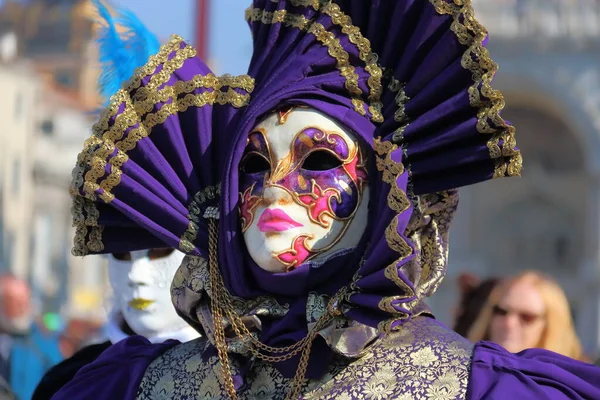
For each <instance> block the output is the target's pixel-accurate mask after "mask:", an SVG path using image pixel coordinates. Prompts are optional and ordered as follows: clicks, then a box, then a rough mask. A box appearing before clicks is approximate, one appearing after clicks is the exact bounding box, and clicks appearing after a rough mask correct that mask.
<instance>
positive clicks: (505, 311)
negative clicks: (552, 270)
mask: <svg viewBox="0 0 600 400" xmlns="http://www.w3.org/2000/svg"><path fill="white" fill-rule="evenodd" d="M467 337H468V338H469V339H470V340H472V341H479V340H489V341H492V342H494V343H497V344H499V345H501V346H502V347H504V348H506V349H507V350H509V351H511V352H513V353H517V352H520V351H522V350H525V349H529V348H542V349H547V350H551V351H554V352H556V353H559V354H562V355H565V356H567V357H571V358H574V359H577V360H587V359H586V358H585V357H584V356H583V353H582V348H581V343H580V341H579V338H578V337H577V333H576V332H575V328H574V326H573V318H572V317H571V311H570V309H569V303H568V301H567V297H566V295H565V293H564V291H563V290H562V289H561V288H560V286H559V285H558V284H557V283H556V281H554V280H553V279H552V278H550V277H547V276H545V275H543V274H541V273H539V272H535V271H525V272H523V273H521V274H519V275H517V276H516V277H514V278H510V279H507V280H506V281H504V282H502V283H501V284H500V285H498V286H497V287H496V288H495V289H494V290H493V291H492V293H491V295H490V297H489V299H488V301H487V304H486V306H485V307H484V309H483V310H482V312H481V314H480V315H479V318H478V320H477V321H476V322H475V323H474V324H473V326H472V328H471V329H470V330H469V332H468V335H467Z"/></svg>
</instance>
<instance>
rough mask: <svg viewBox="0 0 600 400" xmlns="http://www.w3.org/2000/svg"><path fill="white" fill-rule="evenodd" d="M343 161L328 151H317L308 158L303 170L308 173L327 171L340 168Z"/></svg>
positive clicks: (303, 164)
mask: <svg viewBox="0 0 600 400" xmlns="http://www.w3.org/2000/svg"><path fill="white" fill-rule="evenodd" d="M341 165H342V161H341V160H340V159H339V158H337V157H336V156H335V155H333V154H332V153H331V152H329V151H327V150H315V151H313V152H312V153H310V154H309V155H308V157H306V159H305V160H304V162H303V163H302V169H304V170H307V171H327V170H330V169H334V168H337V167H340V166H341Z"/></svg>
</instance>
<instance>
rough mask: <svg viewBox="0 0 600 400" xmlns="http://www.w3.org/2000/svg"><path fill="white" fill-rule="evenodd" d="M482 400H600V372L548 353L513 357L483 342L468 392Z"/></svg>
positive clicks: (527, 352)
mask: <svg viewBox="0 0 600 400" xmlns="http://www.w3.org/2000/svg"><path fill="white" fill-rule="evenodd" d="M479 399H536V400H561V399H564V400H567V399H568V400H584V399H585V400H592V399H600V368H598V367H597V366H595V365H591V364H586V363H584V362H580V361H575V360H573V359H571V358H568V357H565V356H562V355H560V354H556V353H553V352H551V351H548V350H542V349H531V350H525V351H523V352H521V353H519V354H511V353H509V352H507V351H506V350H505V349H503V348H502V347H500V346H498V345H496V344H494V343H490V342H480V343H478V344H477V345H476V346H475V349H474V353H473V362H472V365H471V375H470V379H469V390H468V392H467V400H479Z"/></svg>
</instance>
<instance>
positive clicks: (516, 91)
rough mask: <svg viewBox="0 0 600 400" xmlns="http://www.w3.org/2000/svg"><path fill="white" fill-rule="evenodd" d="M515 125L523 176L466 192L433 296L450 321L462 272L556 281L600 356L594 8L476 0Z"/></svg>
mask: <svg viewBox="0 0 600 400" xmlns="http://www.w3.org/2000/svg"><path fill="white" fill-rule="evenodd" d="M474 4H475V10H476V14H477V16H478V17H479V19H480V20H481V21H482V22H483V24H484V25H485V26H486V27H487V28H488V30H489V33H490V39H489V42H488V48H489V50H490V52H491V53H492V55H493V57H494V60H495V61H496V62H497V63H498V64H499V65H500V69H499V71H498V74H497V75H496V78H495V79H494V87H495V88H497V89H500V90H502V91H503V93H504V96H505V99H506V103H507V104H508V106H507V107H506V108H505V110H504V111H503V114H502V115H503V117H504V118H505V119H507V120H508V121H510V122H512V123H513V124H514V125H515V126H516V127H517V144H518V146H519V148H520V149H521V151H522V153H523V158H524V173H523V176H522V177H521V178H520V179H506V180H501V181H494V182H489V183H486V184H482V185H476V186H475V187H472V188H465V189H463V190H461V193H460V194H461V203H460V206H459V211H458V214H457V217H456V220H455V224H454V226H453V232H452V236H451V250H450V263H451V264H450V268H449V272H448V277H447V279H446V281H445V282H444V283H443V284H442V286H441V288H440V290H439V292H438V294H437V295H436V296H434V298H432V299H431V303H432V306H433V307H434V309H435V310H437V311H438V313H437V314H438V315H440V316H441V318H442V319H443V320H445V321H446V322H448V323H450V321H451V319H452V312H451V309H450V307H451V306H452V305H454V304H456V302H455V301H454V300H456V296H457V287H456V283H455V282H456V278H457V275H458V273H459V272H462V271H472V272H475V273H477V274H478V275H480V276H506V275H509V274H513V273H515V272H517V271H520V270H523V269H536V270H540V271H544V272H546V273H548V274H549V275H551V276H553V277H555V278H556V279H557V280H558V281H559V282H560V283H561V285H562V286H563V287H564V289H565V290H566V292H567V295H568V296H569V300H570V302H571V305H572V310H573V313H574V317H575V322H576V325H577V329H578V332H579V334H580V335H581V338H582V340H583V342H584V346H585V348H586V350H587V351H588V353H590V354H591V355H598V351H599V349H600V68H598V66H599V65H600V1H597V0H577V1H566V0H539V1H538V0H474Z"/></svg>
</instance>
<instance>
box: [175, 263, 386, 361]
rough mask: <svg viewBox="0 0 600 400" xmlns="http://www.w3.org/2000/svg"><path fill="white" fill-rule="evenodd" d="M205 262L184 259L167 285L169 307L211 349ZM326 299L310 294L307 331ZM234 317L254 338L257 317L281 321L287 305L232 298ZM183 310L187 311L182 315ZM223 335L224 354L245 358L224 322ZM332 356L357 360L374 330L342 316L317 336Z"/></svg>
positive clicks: (258, 325)
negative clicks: (225, 338)
mask: <svg viewBox="0 0 600 400" xmlns="http://www.w3.org/2000/svg"><path fill="white" fill-rule="evenodd" d="M208 282H209V271H208V263H207V261H206V260H205V259H204V258H202V257H198V256H189V255H188V256H186V257H185V259H184V260H183V262H182V264H181V266H180V267H179V269H178V270H177V273H176V274H175V277H174V278H173V283H172V285H171V294H172V300H173V304H174V305H175V308H176V309H177V310H179V312H182V313H184V314H185V315H184V318H185V319H186V320H187V321H188V323H190V324H191V325H192V326H194V328H196V329H197V330H198V331H199V332H201V333H203V334H204V335H206V337H207V339H208V340H209V341H210V342H211V343H212V344H213V345H214V344H215V338H214V333H213V319H212V314H211V308H210V298H211V288H210V284H208ZM329 300H330V298H329V296H326V295H320V294H317V293H315V292H311V293H309V295H308V300H307V303H306V323H307V326H308V329H309V330H310V329H311V328H312V327H313V326H314V324H315V323H316V322H317V321H318V320H319V318H320V317H321V316H322V315H323V314H324V313H325V311H326V309H327V304H328V302H329ZM233 306H234V309H235V311H236V313H237V314H238V315H240V316H243V317H242V320H243V321H244V324H245V325H246V327H247V328H248V330H250V331H251V332H253V333H254V334H256V336H255V337H257V336H258V332H260V330H261V329H262V324H261V320H260V317H267V316H268V317H271V318H283V317H284V316H285V315H286V313H287V312H288V310H289V305H288V304H279V303H278V302H277V301H275V299H273V298H272V297H267V296H264V297H260V298H257V299H254V300H244V299H241V298H239V297H233ZM183 310H189V311H188V313H185V312H184V311H183ZM224 324H225V332H226V334H227V333H230V334H229V335H227V347H228V352H230V353H237V354H241V355H245V356H249V355H250V354H249V352H248V351H247V350H246V348H245V346H244V343H243V342H242V340H243V339H240V338H238V337H236V336H235V335H234V334H233V332H230V331H231V329H230V324H229V322H228V321H227V320H225V322H224ZM317 334H318V335H319V336H321V337H322V338H323V339H324V340H325V342H326V343H327V344H328V346H329V347H330V348H331V349H332V350H333V351H334V352H335V353H336V354H339V355H341V356H344V357H347V358H358V357H361V356H362V355H363V354H364V352H365V351H366V349H367V347H368V346H369V345H370V344H372V343H373V342H374V341H376V340H377V339H378V337H379V332H378V330H377V328H373V327H370V326H367V325H364V324H361V323H358V322H356V321H351V320H348V319H347V318H345V317H344V316H338V317H336V318H334V319H333V320H332V321H331V322H330V323H329V324H327V325H326V326H325V327H324V328H323V329H321V330H320V331H318V333H317Z"/></svg>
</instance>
